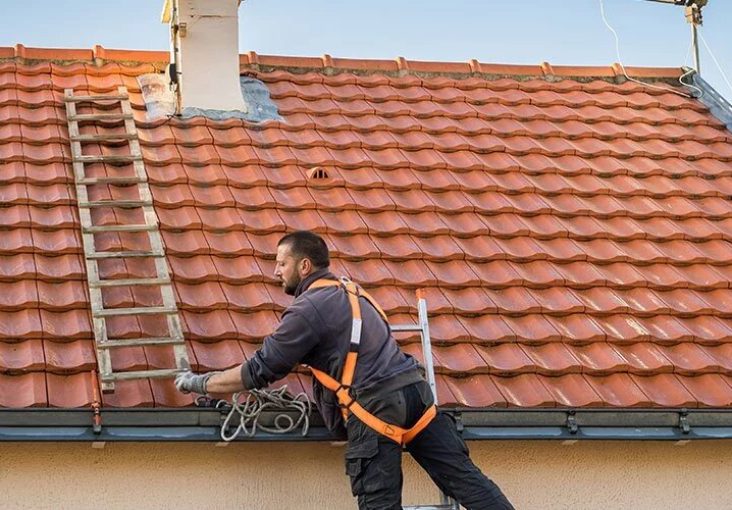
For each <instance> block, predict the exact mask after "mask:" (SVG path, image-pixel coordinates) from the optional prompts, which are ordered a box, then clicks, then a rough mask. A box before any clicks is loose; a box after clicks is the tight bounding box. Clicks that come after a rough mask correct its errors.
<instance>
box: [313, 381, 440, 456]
mask: <svg viewBox="0 0 732 510" xmlns="http://www.w3.org/2000/svg"><path fill="white" fill-rule="evenodd" d="M310 370H311V371H312V373H313V375H314V376H315V377H316V378H317V379H318V381H320V383H321V384H322V385H323V386H325V387H326V388H328V389H329V390H331V391H333V392H334V393H335V394H336V396H337V397H338V402H339V403H340V404H341V406H342V407H343V409H344V410H346V411H350V412H352V413H353V414H354V415H355V416H356V418H358V419H359V420H361V422H363V423H364V425H366V426H367V427H369V428H371V429H373V430H375V431H376V432H378V433H379V434H381V435H384V436H386V437H388V438H389V439H391V440H392V441H394V442H396V443H398V444H400V445H405V444H407V443H409V442H410V441H411V440H412V439H414V438H415V437H417V434H419V433H420V432H422V430H424V429H425V427H427V425H429V424H430V422H431V421H432V420H433V419H434V417H435V416H437V407H436V406H435V405H434V404H432V405H431V406H430V407H429V408H428V409H427V410H426V411H425V412H424V414H423V415H422V416H421V417H420V418H419V420H417V423H415V424H414V425H413V426H412V427H411V428H408V429H405V428H402V427H399V426H398V425H392V424H390V423H387V422H385V421H384V420H382V419H380V418H378V417H376V416H374V415H373V414H371V413H370V412H369V411H367V410H366V409H365V408H364V407H363V406H362V405H361V404H359V403H358V402H357V401H356V400H355V399H354V398H353V397H352V396H351V394H350V393H349V392H348V388H347V387H345V386H343V385H342V384H339V383H338V381H336V380H335V379H333V378H332V377H331V376H329V375H328V374H326V373H325V372H323V371H321V370H318V369H317V368H312V367H310Z"/></svg>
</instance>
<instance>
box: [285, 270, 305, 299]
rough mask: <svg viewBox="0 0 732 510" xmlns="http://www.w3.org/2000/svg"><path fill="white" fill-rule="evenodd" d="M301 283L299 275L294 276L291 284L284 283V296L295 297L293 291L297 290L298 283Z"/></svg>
mask: <svg viewBox="0 0 732 510" xmlns="http://www.w3.org/2000/svg"><path fill="white" fill-rule="evenodd" d="M301 281H302V280H301V279H300V276H299V275H295V278H294V279H293V281H291V282H284V283H285V285H284V287H285V294H287V295H288V296H294V295H295V291H296V290H297V286H298V285H300V282H301Z"/></svg>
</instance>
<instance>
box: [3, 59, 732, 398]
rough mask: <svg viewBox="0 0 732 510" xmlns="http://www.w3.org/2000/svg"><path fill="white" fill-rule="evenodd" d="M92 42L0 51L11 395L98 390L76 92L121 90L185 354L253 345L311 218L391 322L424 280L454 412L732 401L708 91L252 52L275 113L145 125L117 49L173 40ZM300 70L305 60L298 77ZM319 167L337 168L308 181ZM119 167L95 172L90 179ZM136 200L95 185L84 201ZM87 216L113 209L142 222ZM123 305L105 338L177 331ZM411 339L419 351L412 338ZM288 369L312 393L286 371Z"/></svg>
mask: <svg viewBox="0 0 732 510" xmlns="http://www.w3.org/2000/svg"><path fill="white" fill-rule="evenodd" d="M11 50H12V55H15V53H16V51H21V52H24V54H25V56H26V57H27V58H30V57H29V56H32V57H33V58H39V59H41V60H43V59H47V58H52V57H53V56H54V55H58V54H60V53H59V52H62V53H63V54H64V55H66V56H67V57H69V58H72V59H76V58H78V59H89V58H91V56H92V52H91V51H89V50H78V51H77V50H73V51H71V52H69V51H66V50H46V49H38V48H24V47H20V49H19V50H16V49H11ZM101 50H103V52H104V55H105V56H104V58H105V60H106V62H107V63H106V64H105V65H104V66H102V67H96V66H93V65H88V64H84V63H79V62H76V63H71V64H67V65H60V64H56V63H48V62H43V61H41V62H40V63H38V64H34V65H26V64H21V63H15V62H13V63H12V65H11V66H10V67H8V69H10V70H11V71H6V70H5V67H2V68H0V124H1V125H2V127H0V158H2V159H3V161H4V163H5V166H4V177H5V179H4V180H3V184H2V185H0V200H1V201H2V202H3V203H4V204H5V206H6V207H5V210H4V214H3V215H0V217H1V218H2V219H1V220H0V228H1V229H2V230H3V235H2V236H0V253H2V255H3V260H4V263H3V264H0V287H2V288H5V289H7V292H4V293H2V295H3V296H4V297H3V298H2V299H0V313H2V314H4V315H3V320H2V321H0V323H1V324H2V326H1V327H0V351H2V352H4V353H5V354H3V355H0V359H2V366H0V372H2V373H3V375H2V376H0V378H2V380H0V406H6V407H7V406H17V407H25V406H57V407H82V406H88V405H89V403H90V401H91V398H92V397H91V391H90V390H91V384H92V382H91V381H92V379H91V377H90V375H89V371H90V370H92V369H94V368H95V353H94V350H93V333H92V331H91V320H90V313H89V305H88V296H87V290H86V284H85V278H86V276H85V274H84V273H85V271H86V269H85V266H84V264H83V260H82V256H83V251H82V244H81V237H80V234H79V230H78V215H77V213H76V203H75V200H76V199H75V193H74V190H73V186H72V183H73V175H72V173H71V169H70V167H69V166H68V163H69V161H70V150H69V146H68V130H67V128H66V121H65V113H64V109H63V103H62V97H61V95H62V91H63V89H64V88H69V87H70V88H74V89H76V90H77V91H84V92H107V91H112V90H114V88H115V87H116V86H118V85H121V84H124V85H126V86H127V87H128V88H130V92H131V95H132V98H133V101H134V102H135V118H136V122H137V125H138V126H137V127H138V130H139V134H140V139H141V145H142V150H143V155H144V157H145V163H146V169H147V172H148V175H149V179H150V182H151V185H150V187H151V190H152V193H153V196H154V199H155V209H156V213H157V215H158V218H159V219H160V224H161V230H162V235H163V239H164V242H165V245H166V250H167V259H168V263H169V265H170V268H171V272H172V275H173V280H174V284H175V291H176V296H177V300H178V304H179V306H180V308H181V310H182V311H181V316H182V319H183V324H184V334H185V336H186V339H187V340H188V341H189V342H190V344H189V350H190V353H191V357H192V361H193V363H194V368H197V369H199V370H219V369H222V368H226V367H229V366H233V365H235V364H237V363H239V362H240V361H241V360H242V359H243V358H244V357H245V356H250V355H252V354H253V353H254V352H255V350H256V348H257V347H258V346H259V345H260V342H261V340H262V338H263V337H264V336H266V335H267V334H268V333H269V332H270V331H271V330H272V328H273V327H274V326H275V325H276V322H277V315H276V312H279V311H281V310H282V309H283V308H284V307H285V306H287V304H288V303H289V299H288V297H287V296H285V295H284V293H283V292H282V291H281V289H280V288H279V286H278V285H276V284H275V281H274V278H273V276H272V271H273V253H274V246H275V245H276V242H277V240H278V239H279V237H280V235H281V234H282V233H284V232H286V231H292V230H294V229H298V228H308V229H313V230H315V231H317V232H320V233H322V234H324V235H325V236H326V238H327V242H328V244H329V246H330V247H331V248H332V251H333V269H334V270H335V272H338V273H343V274H348V275H350V276H351V277H352V278H354V279H355V280H357V281H359V282H361V283H362V284H364V286H365V287H366V288H368V289H369V290H373V293H374V294H375V295H376V296H377V298H378V299H379V300H380V302H381V303H382V304H383V305H384V307H385V309H386V310H387V311H388V313H389V314H390V315H392V316H393V319H394V320H395V321H401V322H404V321H410V320H411V321H413V320H414V313H415V304H416V302H415V299H414V295H413V292H414V290H415V289H417V288H422V289H423V292H424V295H425V296H426V297H427V300H428V306H429V308H430V312H431V314H432V317H431V326H432V333H433V339H434V342H435V348H434V350H435V359H436V365H437V370H438V373H439V374H440V375H439V376H438V379H439V382H438V388H439V397H440V399H441V401H442V402H443V403H445V404H448V405H460V406H469V407H490V406H501V407H503V406H511V407H516V406H524V407H534V406H552V407H555V406H560V407H581V406H593V407H594V406H609V407H635V406H643V407H644V406H652V407H653V406H656V407H659V406H660V407H664V406H670V407H678V406H689V407H696V406H713V407H728V406H732V401H731V400H732V399H731V398H730V395H732V385H731V384H730V373H732V367H731V366H730V363H729V361H728V358H729V353H728V352H727V339H728V338H729V337H730V336H732V319H731V318H730V317H732V300H730V294H729V288H730V285H729V280H730V277H732V272H731V271H729V270H728V269H727V266H728V265H729V262H730V253H731V251H730V249H729V247H730V242H732V226H730V225H732V224H730V223H729V222H730V219H732V208H730V206H729V203H728V201H727V196H728V195H729V194H730V193H732V180H730V177H731V176H732V172H730V170H729V165H728V163H729V160H730V159H732V148H731V147H732V145H730V143H732V136H730V135H729V133H728V131H727V130H726V129H725V127H724V126H723V125H722V123H720V122H719V121H718V120H716V119H714V118H713V117H712V116H711V115H710V114H709V112H708V110H707V109H706V107H705V106H703V105H702V104H701V103H699V102H698V101H696V100H693V99H686V98H681V97H679V96H677V95H675V94H670V93H666V92H661V91H658V90H655V89H649V88H647V87H644V86H642V85H639V84H637V83H633V82H626V83H623V84H620V85H619V84H616V83H614V82H613V81H612V79H613V78H614V76H615V74H616V73H615V71H614V70H613V69H612V68H610V67H606V68H580V67H571V66H570V67H564V66H552V67H551V72H552V73H554V74H555V75H557V76H561V77H563V78H564V79H562V80H560V81H548V80H545V79H544V78H543V77H544V73H545V72H546V69H545V68H544V67H541V66H498V65H492V64H490V65H489V64H483V63H480V62H477V61H472V62H470V63H435V62H413V61H408V62H407V61H403V60H402V61H400V62H401V63H398V62H397V61H386V60H385V61H367V60H351V59H336V58H330V57H329V60H328V65H330V66H335V67H333V68H332V69H335V70H336V71H337V72H335V73H334V74H333V75H326V74H325V73H323V72H322V71H313V70H312V69H322V68H323V66H324V65H326V63H325V60H324V59H321V58H316V59H309V60H308V59H294V58H290V57H271V56H258V55H253V56H252V55H246V56H243V57H242V66H243V69H246V68H247V67H246V66H248V65H249V62H250V61H251V59H252V58H253V59H255V60H256V61H257V62H258V63H259V64H263V63H264V64H266V65H267V66H274V67H272V68H271V70H266V71H263V70H262V69H257V70H256V74H257V77H258V78H260V79H262V80H263V82H264V83H266V84H267V86H268V88H269V89H270V93H271V96H272V98H273V100H274V102H275V103H276V105H277V106H278V109H279V113H280V114H281V115H282V116H283V117H284V122H279V121H278V122H272V123H269V124H260V125H258V124H256V123H252V122H248V121H241V120H239V119H229V120H225V121H212V120H206V119H204V118H200V117H199V118H195V117H194V118H189V119H171V120H170V121H169V122H165V123H162V122H159V123H151V122H149V121H147V120H146V119H145V111H144V109H143V108H142V99H141V96H140V87H139V85H138V84H137V82H136V77H137V76H138V75H139V74H141V73H145V72H152V71H153V68H152V66H150V65H149V64H145V65H141V66H135V67H133V66H129V65H128V64H127V63H118V62H116V61H115V59H116V58H122V57H124V58H128V59H129V58H133V59H139V60H141V61H157V60H155V59H158V60H161V59H163V60H164V59H165V55H162V54H157V53H152V52H133V53H131V54H128V53H121V52H118V51H116V50H106V49H103V48H102V49H101ZM95 51H97V50H95ZM64 52H65V53H64ZM0 65H3V64H0ZM302 65H309V66H311V70H308V71H307V72H292V69H294V68H297V67H298V66H302ZM280 66H285V67H287V68H288V69H289V70H288V71H284V70H282V67H280ZM339 66H343V68H345V69H351V70H352V72H347V71H344V69H341V68H340V67H339ZM400 66H401V67H400ZM267 69H270V68H267ZM400 69H401V70H402V71H403V72H402V73H401V74H404V71H405V70H406V74H404V75H400V76H396V74H397V73H398V72H399V70H400ZM631 69H632V72H634V73H637V74H638V76H644V75H649V76H654V77H661V78H669V79H676V78H678V76H679V71H678V70H673V72H671V71H666V70H654V69H645V68H631ZM422 73H430V74H428V75H425V74H422ZM446 73H457V74H451V75H449V76H448V75H447V74H446ZM461 73H465V75H461ZM469 73H472V74H470V75H468V74H469ZM481 73H484V74H481ZM491 74H495V75H499V74H500V75H503V76H504V77H503V78H501V79H488V78H486V76H487V75H491ZM582 76H586V77H589V78H591V79H590V81H586V80H579V81H578V80H576V79H575V78H576V77H582ZM526 78H529V79H526ZM121 129H122V126H121V123H118V124H111V125H107V126H104V127H101V128H99V129H97V128H95V127H93V126H91V125H90V126H83V127H82V132H84V133H85V134H95V133H101V132H104V133H115V132H117V133H119V132H121ZM121 152H123V151H122V148H121V147H115V146H104V147H101V146H97V145H92V144H89V146H88V147H86V146H85V153H88V154H119V153H121ZM318 166H319V167H322V168H323V169H324V170H325V171H326V172H327V173H328V175H329V177H328V179H327V180H325V181H322V182H320V181H315V180H311V179H310V178H309V177H308V175H309V173H310V172H311V171H312V170H313V168H315V167H318ZM130 168H131V167H130ZM117 170H118V169H117V168H116V167H115V168H113V167H111V166H108V165H104V164H90V165H88V173H89V175H92V176H102V175H110V174H111V172H114V171H117ZM132 192H133V191H132V188H130V187H122V186H98V187H95V188H94V189H91V190H90V198H91V199H93V200H101V199H110V198H117V199H131V198H137V196H132ZM93 214H94V217H95V219H96V221H97V222H98V223H99V224H114V223H118V222H120V221H125V220H135V219H136V218H135V217H134V215H135V214H136V213H135V212H134V211H130V210H125V211H122V210H120V211H117V212H116V213H112V212H111V211H107V212H106V213H105V212H104V211H94V213H93ZM96 238H97V239H96V243H97V249H98V250H106V249H123V248H124V249H146V248H145V247H147V246H148V242H147V240H146V236H140V235H134V234H124V233H123V234H117V233H106V234H101V235H97V236H96ZM99 268H100V274H101V275H102V277H103V278H128V277H144V276H152V275H153V274H154V267H153V266H152V264H151V263H149V261H148V262H145V261H142V260H128V261H120V260H116V261H115V260H104V261H100V264H99ZM159 299H160V296H159V295H158V294H156V293H155V292H152V290H151V289H135V290H134V291H130V290H129V289H115V290H105V292H104V300H105V302H106V303H107V304H113V305H114V306H130V305H132V304H141V303H154V302H157V301H156V300H159ZM108 322H109V324H108V330H109V335H110V337H112V338H134V337H139V336H143V335H151V336H154V335H161V334H164V332H162V331H161V330H162V329H163V327H162V326H161V323H160V322H159V321H157V322H156V321H154V320H152V319H151V318H148V317H140V318H134V317H121V318H115V319H113V320H110V321H108ZM400 341H401V342H402V343H403V345H404V346H405V349H407V350H408V351H409V352H412V353H414V354H417V355H419V351H420V349H419V346H418V336H417V335H401V336H400ZM170 361H171V360H170V352H169V351H168V350H166V349H161V348H146V349H142V348H134V349H124V350H121V351H120V352H119V353H117V354H115V358H114V364H115V367H118V368H127V369H129V368H135V367H137V368H139V367H162V366H164V365H166V364H167V363H169V362H170ZM289 381H290V382H291V383H292V384H294V385H295V386H296V387H297V388H301V389H304V390H306V391H310V386H309V384H308V383H306V384H303V382H302V381H301V380H300V378H299V376H297V375H294V376H292V377H290V378H289ZM7 388H10V391H9V392H8V391H6V389H7ZM46 388H47V390H46ZM103 399H104V404H105V405H108V406H117V407H129V406H151V405H158V406H168V407H181V406H186V405H190V404H191V403H192V399H191V397H190V396H183V395H181V394H179V393H178V392H176V391H174V389H173V387H172V385H171V384H170V381H152V382H148V381H138V382H126V383H120V385H119V387H118V389H117V391H116V392H115V393H114V394H111V395H104V396H103Z"/></svg>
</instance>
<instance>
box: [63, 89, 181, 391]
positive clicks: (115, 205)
mask: <svg viewBox="0 0 732 510" xmlns="http://www.w3.org/2000/svg"><path fill="white" fill-rule="evenodd" d="M64 102H65V103H66V116H67V121H68V127H69V138H70V141H71V157H72V163H73V170H74V180H75V185H76V197H77V203H78V208H79V219H80V221H81V231H82V241H83V248H84V258H85V261H86V270H87V277H88V280H87V281H88V284H89V298H90V301H91V312H92V322H93V326H94V340H95V343H96V352H97V363H98V365H99V373H100V376H101V385H102V390H103V391H105V392H111V391H114V383H115V381H122V380H129V379H143V378H162V377H172V376H174V375H175V374H176V373H178V372H179V371H180V370H181V369H184V368H187V367H188V366H189V362H188V353H187V350H186V346H185V341H184V338H183V330H182V328H181V322H180V317H179V315H178V307H177V305H176V301H175V295H174V293H173V286H172V282H171V279H170V271H169V269H168V264H167V262H166V259H165V250H164V247H163V241H162V238H161V236H160V230H159V225H158V219H157V215H156V214H155V210H154V208H153V200H152V194H151V193H150V187H149V186H148V182H147V172H146V170H145V164H144V162H143V159H142V152H141V150H140V142H139V139H138V136H137V128H136V126H135V121H134V118H133V114H132V106H131V104H130V99H129V95H128V93H127V89H126V88H125V87H118V88H117V93H116V94H98V95H74V91H73V89H65V90H64ZM116 103H119V108H118V109H119V110H121V111H115V112H109V111H106V112H105V113H99V112H98V111H95V109H99V108H103V107H106V108H105V110H109V107H110V106H114V105H115V104H116ZM78 104H87V105H89V108H90V109H91V110H92V113H83V114H79V113H77V105H78ZM120 122H123V124H124V130H125V132H124V134H121V133H100V132H97V133H96V134H81V132H80V126H79V123H92V124H94V123H96V124H95V126H96V127H99V128H102V129H104V128H105V127H108V124H105V123H113V124H115V125H117V124H119V123H120ZM120 142H121V143H125V142H126V143H127V144H128V145H129V149H130V153H129V154H122V155H104V154H103V152H100V155H84V154H83V153H82V144H84V143H97V144H100V145H104V144H112V145H114V144H119V143H120ZM92 163H104V164H105V167H106V166H108V167H109V168H115V169H117V170H115V171H114V172H113V173H116V174H117V173H120V174H122V173H123V172H122V171H121V169H122V168H124V167H127V169H128V170H129V166H130V165H132V169H133V171H134V174H133V175H123V174H122V175H109V174H110V173H112V172H105V175H104V176H96V177H90V176H88V175H87V172H86V167H85V165H87V164H92ZM114 164H116V165H119V166H111V165H114ZM95 186H125V187H127V186H136V190H137V193H138V196H139V198H136V199H129V198H127V199H124V200H122V199H115V198H114V196H113V195H111V194H110V197H111V199H109V200H89V195H90V193H89V191H90V189H93V188H94V187H95ZM104 208H106V209H107V210H109V209H111V211H112V212H113V213H114V212H115V211H116V210H118V209H127V210H130V209H137V210H141V212H142V216H143V218H144V222H143V223H138V224H133V223H128V224H114V225H110V224H105V225H94V224H93V218H94V215H93V214H92V209H97V210H99V209H104ZM115 216H116V214H115ZM105 232H118V233H137V234H144V233H146V234H147V237H148V241H149V246H150V249H149V250H131V251H124V250H120V251H97V249H96V244H95V235H96V234H101V233H105ZM132 257H135V258H145V259H147V260H152V261H154V265H155V271H156V275H155V277H154V278H153V277H147V278H125V279H120V278H117V279H101V278H100V271H99V265H98V261H99V260H102V259H125V258H132ZM135 286H146V287H148V288H158V289H159V291H160V294H161V297H162V306H139V307H132V308H105V307H104V299H103V289H109V288H111V287H127V288H132V287H135ZM143 315H144V316H156V317H160V318H164V319H165V322H166V324H167V330H168V336H162V337H151V338H109V337H108V335H107V319H108V318H112V317H121V316H143ZM162 345H169V346H171V347H172V348H173V355H174V359H175V367H171V368H163V369H149V370H136V371H126V372H114V371H113V367H112V357H111V353H110V351H111V350H113V349H115V348H120V347H130V346H162Z"/></svg>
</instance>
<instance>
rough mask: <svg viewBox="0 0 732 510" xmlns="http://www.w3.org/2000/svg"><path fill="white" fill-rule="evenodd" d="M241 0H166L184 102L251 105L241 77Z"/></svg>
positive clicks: (174, 72) (174, 76)
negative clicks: (243, 93)
mask: <svg viewBox="0 0 732 510" xmlns="http://www.w3.org/2000/svg"><path fill="white" fill-rule="evenodd" d="M239 3H240V0H165V4H164V5H163V14H162V22H163V23H168V24H170V36H171V37H170V38H171V59H170V61H171V63H172V64H174V67H171V73H170V75H171V76H170V77H171V81H172V82H173V83H174V84H176V86H177V87H178V89H177V92H178V97H179V103H180V104H179V108H180V109H181V110H182V109H183V108H200V109H206V110H239V111H243V112H246V110H247V108H246V106H245V104H244V99H243V98H242V95H241V86H240V83H239V14H238V9H239Z"/></svg>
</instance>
